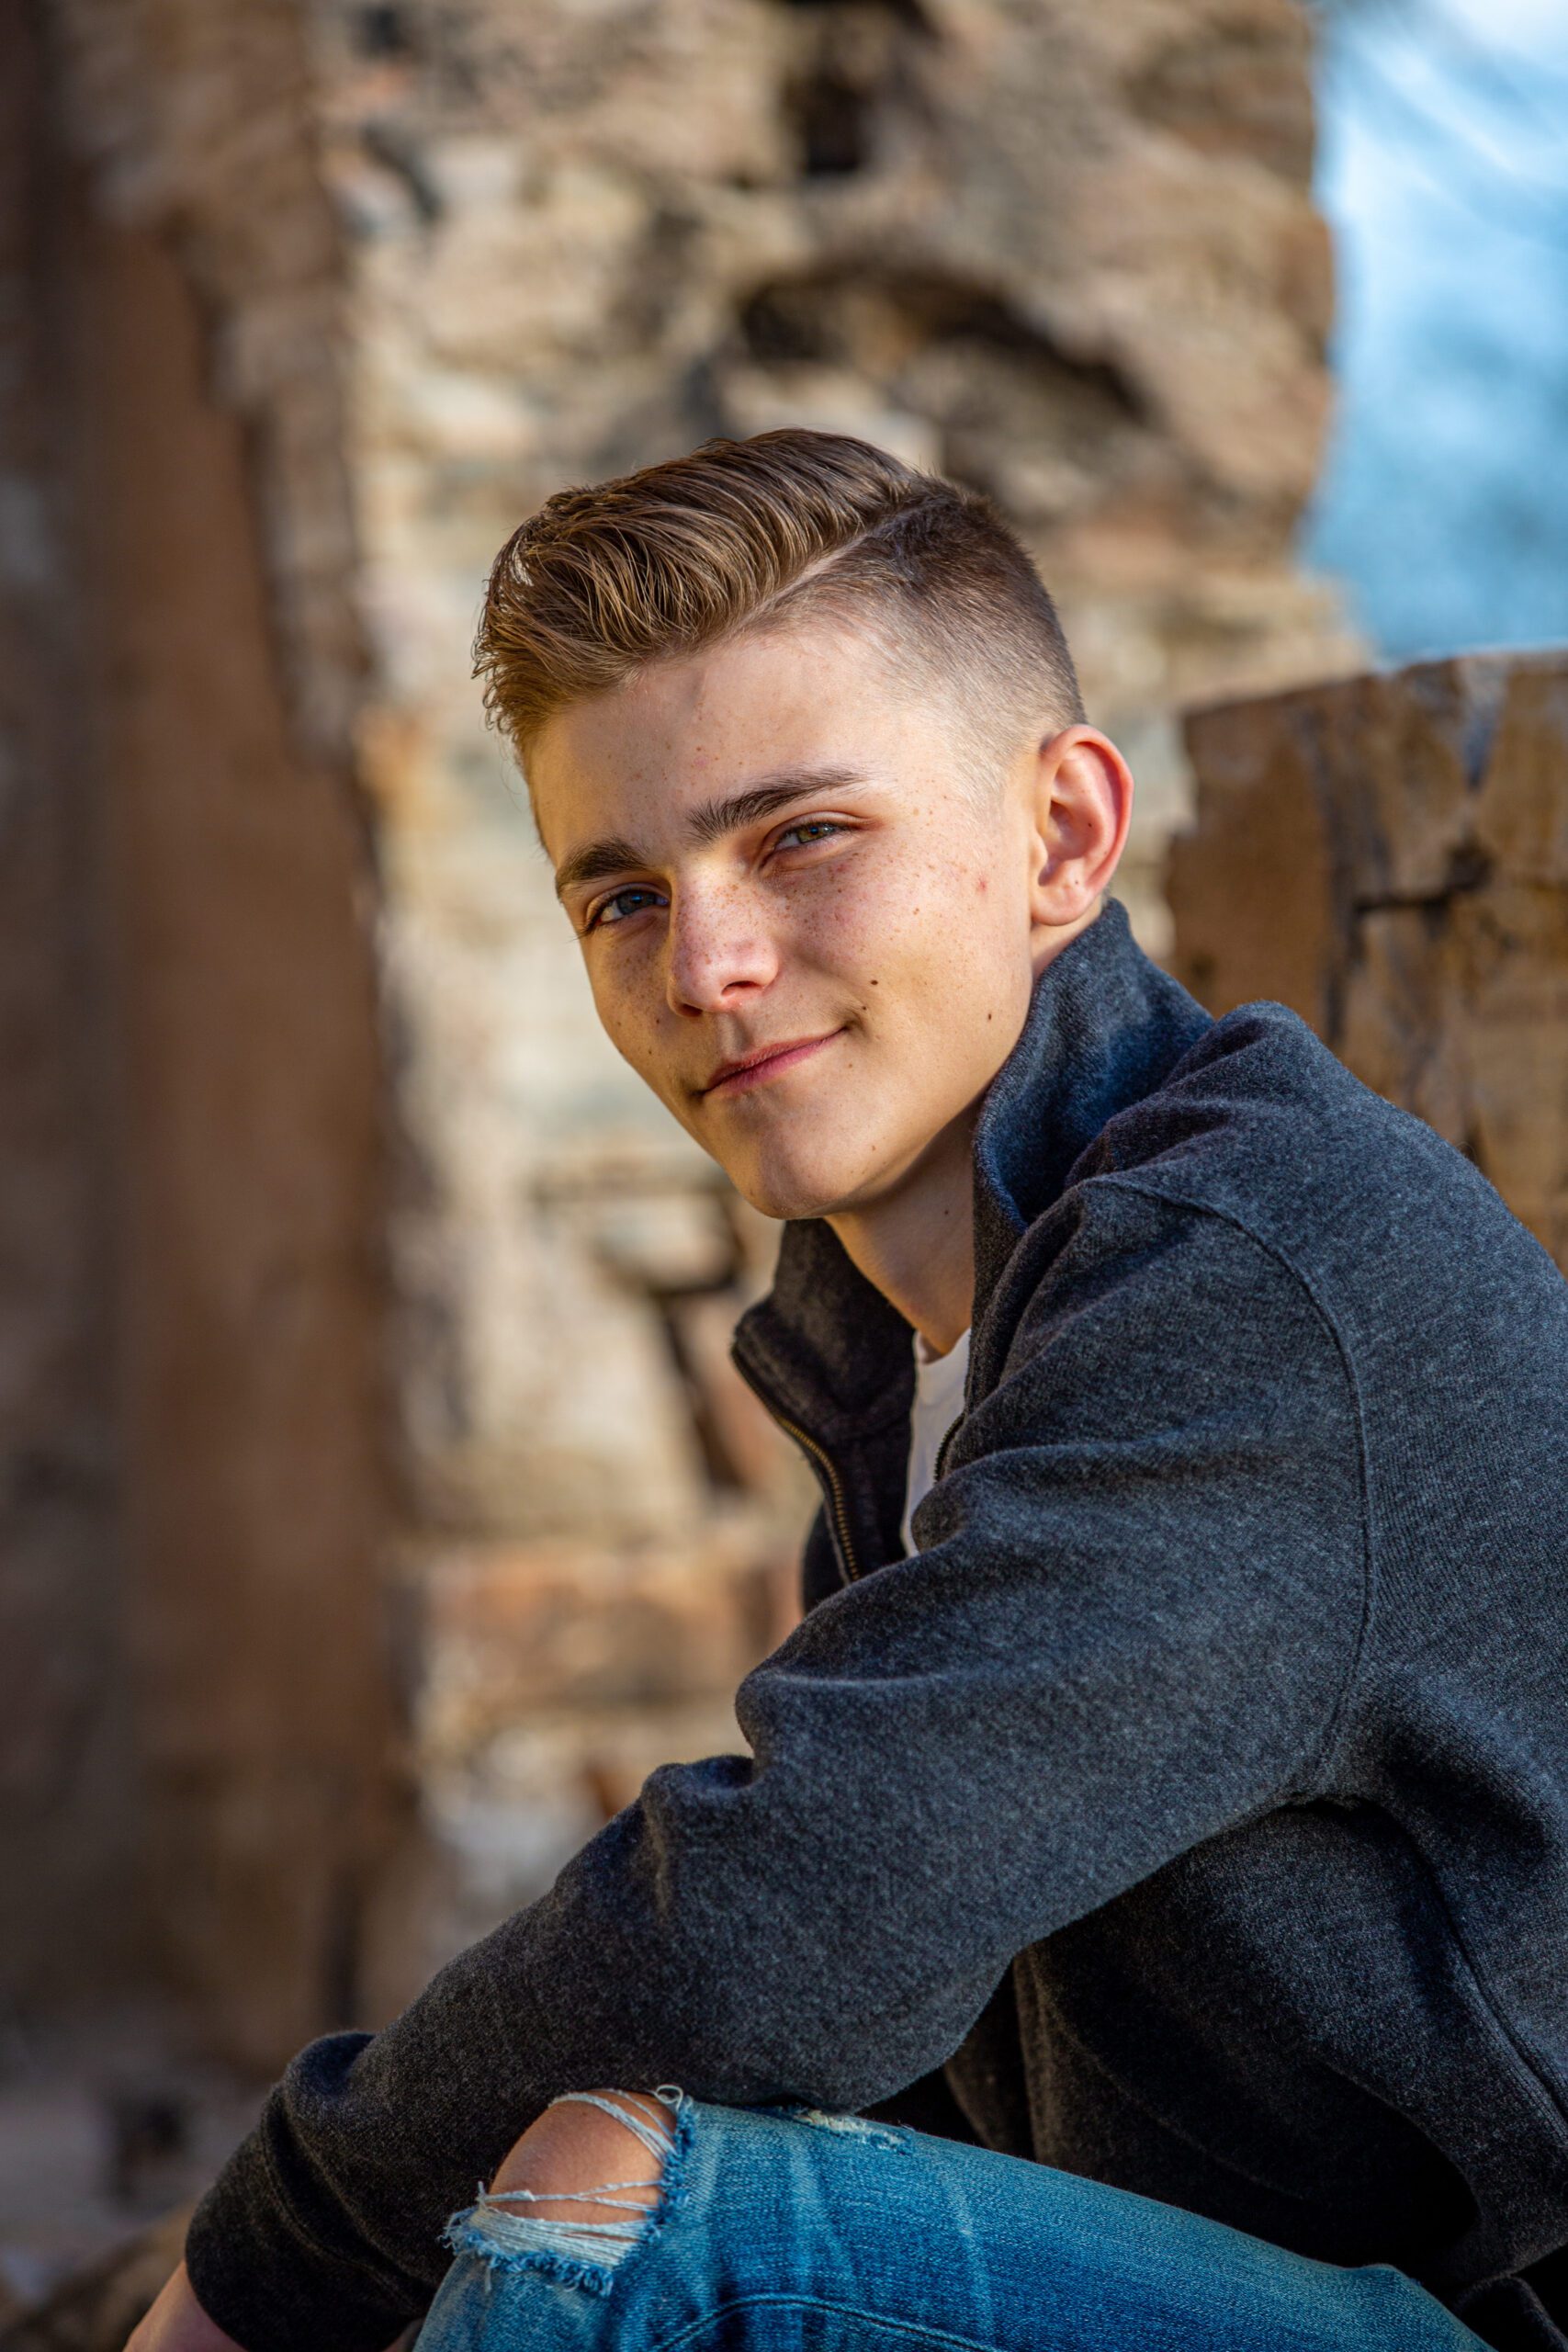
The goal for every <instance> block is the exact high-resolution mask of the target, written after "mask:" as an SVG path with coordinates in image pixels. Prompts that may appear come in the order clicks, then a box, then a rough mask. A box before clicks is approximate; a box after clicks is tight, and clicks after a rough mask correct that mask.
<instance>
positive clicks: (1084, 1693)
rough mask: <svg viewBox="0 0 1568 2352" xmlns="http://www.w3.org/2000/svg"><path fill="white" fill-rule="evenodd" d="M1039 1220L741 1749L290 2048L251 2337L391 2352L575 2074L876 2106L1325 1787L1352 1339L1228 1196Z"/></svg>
mask: <svg viewBox="0 0 1568 2352" xmlns="http://www.w3.org/2000/svg"><path fill="white" fill-rule="evenodd" d="M1045 1223H1046V1224H1047V1225H1048V1226H1049V1227H1050V1228H1051V1229H1050V1231H1049V1232H1048V1233H1047V1234H1046V1236H1045V1238H1044V1240H1043V1242H1042V1243H1041V1246H1040V1247H1039V1248H1038V1249H1036V1248H1035V1245H1036V1243H1037V1241H1039V1240H1040V1235H1041V1228H1039V1227H1037V1228H1035V1229H1034V1231H1033V1232H1032V1234H1031V1236H1030V1237H1029V1238H1028V1239H1027V1240H1026V1242H1025V1243H1024V1244H1023V1245H1022V1246H1021V1248H1022V1259H1021V1262H1023V1261H1027V1260H1028V1257H1029V1253H1030V1252H1031V1251H1032V1250H1033V1252H1034V1256H1033V1261H1032V1264H1026V1266H1025V1271H1026V1272H1027V1273H1028V1283H1027V1284H1026V1294H1027V1297H1028V1305H1027V1307H1026V1309H1025V1310H1024V1312H1023V1313H1022V1315H1021V1318H1020V1319H1019V1321H1018V1324H1017V1328H1016V1329H1015V1331H1014V1332H1013V1335H1012V1338H1011V1340H1010V1344H1009V1349H1008V1352H1007V1355H1006V1359H1005V1362H1004V1363H1002V1364H1001V1365H1000V1366H999V1368H998V1371H997V1373H996V1374H995V1376H994V1385H992V1387H991V1390H990V1393H989V1394H988V1395H987V1397H986V1398H985V1399H984V1401H983V1402H982V1403H980V1404H978V1405H977V1406H976V1408H975V1409H974V1410H973V1411H972V1412H971V1413H970V1415H969V1416H968V1418H967V1419H966V1420H965V1421H964V1423H963V1424H962V1425H961V1427H960V1430H959V1431H958V1433H957V1435H956V1437H955V1438H954V1439H953V1442H951V1444H950V1447H949V1459H948V1461H947V1462H946V1464H944V1472H943V1476H942V1478H941V1480H940V1481H939V1482H938V1484H937V1486H936V1487H933V1489H932V1491H931V1494H930V1495H929V1496H928V1497H927V1498H926V1500H925V1501H924V1503H923V1504H922V1505H921V1507H920V1510H919V1512H918V1514H917V1522H916V1533H917V1536H918V1538H919V1542H920V1544H921V1545H922V1547H923V1548H922V1549H921V1550H920V1551H919V1552H918V1553H917V1554H915V1555H913V1556H911V1557H909V1558H908V1559H904V1560H900V1561H897V1562H894V1563H892V1564H890V1565H888V1566H885V1567H882V1568H879V1569H877V1570H876V1571H875V1572H874V1573H873V1574H871V1575H868V1576H866V1577H863V1578H862V1579H861V1580H860V1581H859V1582H857V1583H855V1584H853V1585H852V1586H850V1587H848V1588H847V1589H842V1590H839V1591H836V1592H831V1593H829V1594H828V1595H827V1596H826V1597H825V1598H823V1599H822V1600H820V1601H819V1602H818V1606H817V1607H816V1608H815V1609H813V1611H811V1614H810V1615H809V1616H808V1617H807V1619H806V1621H805V1622H804V1623H802V1624H801V1625H800V1626H799V1627H797V1628H796V1629H795V1632H794V1633H792V1634H791V1635H790V1636H789V1638H788V1640H787V1641H785V1642H784V1645H782V1647H781V1648H779V1649H778V1650H777V1651H775V1652H774V1654H773V1656H772V1657H770V1658H768V1659H766V1660H765V1661H764V1662H763V1664H762V1665H761V1666H760V1667H759V1668H757V1669H756V1670H755V1671H754V1672H753V1673H752V1674H750V1676H749V1677H748V1678H747V1679H746V1681H745V1682H744V1683H743V1684H742V1686H741V1689H740V1692H739V1699H738V1702H737V1712H738V1715H739V1722H740V1725H741V1728H742V1730H743V1732H744V1734H745V1736H746V1738H747V1740H748V1741H749V1742H750V1747H751V1750H752V1753H751V1754H750V1755H749V1756H719V1757H714V1758H709V1759H708V1760H707V1761H705V1762H703V1763H698V1764H692V1765H682V1766H667V1767H664V1768H662V1769H660V1770H658V1771H656V1772H655V1773H653V1774H652V1775H651V1777H650V1778H649V1781H648V1782H647V1784H646V1786H645V1788H644V1789H643V1791H642V1793H641V1795H640V1796H639V1797H638V1799H637V1802H636V1803H635V1804H631V1805H630V1806H628V1807H627V1808H626V1811H625V1812H623V1813H622V1814H620V1815H618V1816H617V1817H616V1818H615V1820H614V1821H613V1822H611V1823H610V1824H609V1826H607V1827H606V1828H605V1829H604V1830H603V1831H602V1832H601V1833H600V1834H599V1836H597V1837H596V1838H593V1839H592V1841H591V1843H590V1844H589V1845H587V1846H586V1847H585V1848H584V1849H582V1851H581V1853H580V1854H579V1855H578V1856H577V1857H576V1859H575V1860H573V1861H572V1862H571V1863H570V1865H569V1866H568V1867H567V1869H566V1870H565V1871H562V1873H561V1875H560V1877H559V1879H558V1881H557V1883H556V1884H555V1886H554V1887H553V1888H552V1890H551V1891H550V1893H549V1894H547V1895H546V1896H545V1897H544V1898H543V1899H542V1900H541V1901H540V1902H538V1903H537V1904H536V1905H532V1906H531V1907H530V1908H529V1909H527V1910H525V1911H523V1912H520V1913H518V1914H517V1915H516V1916H514V1917H512V1918H510V1919H508V1920H507V1921H506V1922H505V1923H504V1924H503V1925H502V1926H501V1927H500V1928H497V1929H496V1930H495V1931H494V1933H493V1934H491V1936H489V1937H487V1938H486V1939H484V1940H483V1941H482V1942H480V1943H479V1944H476V1945H474V1946H473V1947H472V1948H471V1949H470V1950H469V1951H466V1952H464V1953H463V1954H461V1955H460V1956H459V1957H458V1958H457V1960H455V1961H454V1962H452V1963H451V1964H450V1966H448V1967H447V1968H446V1969H445V1970H444V1971H443V1972H442V1973H441V1974H440V1975H438V1976H437V1977H436V1978H435V1979H434V1982H433V1983H432V1984H431V1985H429V1986H428V1988H427V1989H426V1990H425V1991H424V1992H423V1994H422V1995H421V1996H420V1997H419V1998H418V1999H417V2000H416V2001H415V2002H414V2003H413V2004H412V2006H411V2007H409V2008H408V2009H407V2010H406V2011H405V2012H404V2013H403V2015H402V2016H401V2017H400V2018H398V2019H397V2020H396V2021H395V2022H394V2023H393V2024H392V2025H390V2026H389V2027H388V2028H387V2029H386V2030H383V2031H382V2032H380V2033H378V2034H377V2035H375V2036H374V2037H367V2036H363V2035H337V2036H333V2037H332V2038H330V2039H328V2040H326V2041H319V2042H315V2043H313V2044H312V2045H311V2046H310V2048H308V2049H307V2050H306V2051H305V2052H303V2053H302V2054H301V2055H300V2056H299V2058H298V2059H297V2060H296V2061H295V2062H294V2064H293V2065H292V2066H291V2067H290V2069H289V2071H288V2075H287V2076H286V2077H285V2079H284V2081H283V2082H282V2084H281V2085H280V2086H278V2088H277V2090H276V2092H275V2093H274V2094H273V2097H272V2099H271V2101H270V2103H269V2106H268V2108H267V2109H266V2111H265V2116H264V2119H263V2120H262V2122H261V2124H260V2125H259V2126H258V2128H257V2130H256V2131H255V2132H254V2134H253V2135H252V2137H251V2138H250V2140H248V2141H247V2142H246V2143H244V2145H243V2147H242V2148H241V2149H240V2151H239V2152H238V2154H236V2156H235V2157H234V2158H233V2159H232V2160H231V2163H230V2165H229V2166H228V2168H227V2169H226V2171H225V2172H224V2173H223V2174H222V2176H221V2177H220V2179H219V2181H218V2183H217V2184H216V2186H215V2187H214V2188H213V2189H212V2190H211V2191H210V2192H209V2195H208V2197H207V2199H205V2201H204V2203H203V2205H202V2206H201V2208H200V2209H199V2211H198V2212H197V2217H196V2220H195V2222H194V2223H193V2226H192V2231H191V2236H190V2244H189V2253H188V2259H189V2261H190V2266H191V2273H192V2277H193V2280H194V2283H195V2286H196V2290H197V2295H198V2297H199V2299H200V2300H201V2301H202V2303H203V2304H204V2306H205V2307H206V2309H207V2310H208V2312H209V2313H210V2314H211V2316H212V2317H213V2318H214V2319H216V2320H217V2321H218V2322H219V2324H220V2325H221V2326H223V2327H225V2328H226V2329H228V2331H229V2332H230V2333H231V2335H234V2336H236V2337H237V2338H238V2340H239V2341H240V2342H241V2343H242V2344H243V2345H244V2346H247V2347H249V2352H315V2348H316V2347H320V2352H378V2347H379V2346H383V2345H384V2344H385V2343H386V2342H387V2340H388V2338H389V2336H390V2335H393V2334H394V2333H395V2332H396V2330H397V2327H398V2325H399V2324H400V2323H401V2322H402V2321H403V2320H405V2319H407V2318H408V2317H409V2316H410V2315H411V2314H412V2312H415V2311H416V2310H418V2309H419V2308H421V2307H422V2306H423V2302H424V2301H426V2300H427V2299H428V2296H429V2293H430V2291H431V2290H432V2289H433V2287H434V2284H435V2283H436V2282H437V2280H438V2278H439V2277H440V2274H441V2272H442V2270H443V2268H444V2267H445V2257H444V2256H443V2252H442V2249H441V2245H440V2242H439V2233H440V2232H441V2229H442V2226H443V2223H444V2222H445V2220H446V2215H447V2213H448V2211H450V2210H451V2209H452V2208H453V2207H455V2206H457V2205H459V2204H464V2203H467V2202H468V2201H469V2200H470V2199H471V2198H472V2196H473V2194H474V2190H475V2184H476V2182H477V2181H479V2180H480V2179H481V2178H483V2177H488V2176H489V2174H490V2173H491V2171H492V2170H493V2169H494V2167H495V2165H497V2164H498V2163H499V2161H500V2159H501V2157H502V2154H503V2153H504V2152H505V2150H506V2148H507V2147H508V2146H509V2145H510V2143H511V2142H512V2141H513V2139H514V2138H515V2136H516V2135H517V2133H518V2132H519V2131H522V2130H523V2129H524V2128H525V2125H526V2124H527V2123H529V2122H530V2121H531V2120H532V2119H533V2118H534V2117H535V2116H536V2114H537V2113H538V2112H539V2110H540V2109H541V2108H542V2107H543V2106H544V2105H545V2103H546V2102H547V2100H548V2099H549V2098H552V2097H553V2096H554V2095H555V2094H556V2093H557V2092H558V2091H560V2090H562V2089H566V2088H569V2087H582V2086H590V2085H593V2084H612V2083H618V2084H622V2085H625V2086H627V2087H631V2088H636V2087H638V2086H651V2085H653V2084H656V2083H664V2082H676V2083H680V2084H682V2085H683V2086H684V2087H685V2088H686V2089H687V2090H688V2091H690V2092H691V2093H693V2094H694V2096H696V2097H698V2098H706V2099H715V2100H719V2101H723V2102H728V2103H732V2104H741V2105H744V2104H747V2103H755V2102H761V2101H769V2100H775V2099H780V2098H799V2099H804V2100H807V2101H808V2102H810V2103H812V2104H816V2105H819V2106H826V2107H829V2108H846V2109H856V2108H863V2107H866V2106H869V2105H872V2104H874V2102H876V2101H877V2100H880V2099H883V2098H887V2097H889V2096H890V2095H891V2094H893V2093H894V2092H896V2091H897V2090H898V2089H899V2088H900V2087H901V2086H904V2085H907V2084H908V2083H910V2082H912V2081H913V2080H914V2079H915V2078H916V2077H917V2076H919V2075H922V2074H924V2073H925V2072H927V2071H928V2070H929V2069H931V2067H933V2066H935V2065H937V2064H940V2063H941V2062H942V2060H943V2059H944V2058H945V2057H946V2056H947V2055H948V2054H949V2053H950V2052H952V2051H953V2049H955V2048H956V2047H957V2045H958V2044H959V2042H960V2041H962V2040H963V2038H964V2034H965V2033H966V2032H967V2030H968V2029H969V2027H970V2026H971V2024H972V2023H973V2022H974V2020H975V2018H976V2017H977V2016H978V2015H979V2013H980V2011H981V2010H982V2009H983V2007H985V2004H986V2002H987V1999H988V1997H989V1996H990V1995H991V1993H992V1991H993V1989H994V1987H995V1986H996V1985H997V1984H998V1980H999V1979H1000V1977H1001V1975H1002V1973H1003V1972H1004V1971H1005V1970H1006V1968H1007V1966H1008V1964H1009V1962H1010V1960H1011V1959H1012V1957H1013V1955H1014V1954H1015V1953H1017V1952H1018V1951H1021V1950H1022V1949H1024V1948H1025V1947H1026V1946H1028V1945H1030V1944H1032V1943H1033V1942H1035V1941H1037V1940H1038V1939H1041V1938H1042V1937H1045V1936H1049V1935H1050V1934H1052V1933H1053V1932H1054V1931H1055V1930H1056V1929H1058V1928H1062V1927H1064V1926H1066V1924H1068V1923H1069V1922H1071V1921H1072V1920H1074V1919H1076V1918H1077V1917H1081V1916H1082V1915H1083V1914H1084V1913H1086V1912H1088V1911H1089V1910H1091V1909H1093V1908H1095V1907H1096V1906H1098V1905H1101V1904H1103V1903H1106V1902H1108V1901H1109V1900H1111V1897H1113V1896H1115V1895H1117V1894H1121V1893H1122V1892H1123V1891H1124V1890H1125V1889H1126V1888H1128V1887H1130V1886H1132V1885H1133V1884H1134V1883H1136V1882H1137V1881H1139V1880H1140V1879H1143V1878H1144V1877H1145V1876H1146V1875H1148V1874H1149V1873H1150V1872H1152V1871H1156V1870H1158V1869H1159V1868H1160V1867H1161V1866H1162V1865H1164V1864H1165V1863H1167V1862H1168V1861H1169V1860H1173V1859H1174V1858H1175V1857H1176V1856H1178V1855H1179V1854H1180V1853H1182V1852H1184V1851H1186V1850H1188V1849H1190V1848H1192V1847H1193V1846H1195V1845H1196V1844H1198V1843H1199V1842H1200V1841H1201V1840H1203V1839H1205V1838H1211V1837H1213V1836H1214V1835H1216V1834H1217V1833H1219V1832H1222V1831H1224V1830H1225V1829H1227V1828H1230V1827H1232V1826H1235V1825H1236V1824H1237V1823H1239V1822H1240V1821H1242V1820H1243V1819H1245V1818H1246V1817H1247V1816H1248V1815H1255V1814H1257V1813H1258V1812H1259V1811H1262V1810H1266V1809H1267V1808H1269V1806H1271V1805H1272V1804H1276V1803H1278V1802H1280V1801H1281V1800H1282V1799H1283V1798H1285V1797H1287V1796H1291V1795H1298V1794H1308V1793H1311V1792H1314V1791H1315V1790H1317V1789H1318V1788H1320V1787H1321V1785H1322V1773H1323V1768H1324V1759H1325V1754H1326V1752H1327V1747H1328V1743H1329V1740H1330V1736H1331V1732H1332V1727H1333V1724H1334V1722H1335V1717H1336V1709H1337V1705H1338V1703H1339V1702H1340V1700H1341V1697H1342V1694H1343V1692H1344V1691H1345V1689H1346V1687H1347V1682H1348V1675H1349V1673H1350V1671H1351V1668H1352V1665H1353V1660H1354V1657H1355V1652H1356V1645H1357V1641H1358V1636H1359V1626H1360V1622H1361V1615H1362V1608H1363V1573H1364V1572H1363V1542H1362V1526H1361V1505H1360V1477H1359V1448H1358V1441H1357V1421H1356V1414H1355V1411H1354V1406H1353V1399H1352V1397H1351V1394H1350V1391H1349V1388H1348V1381H1347V1376H1346V1373H1345V1370H1344V1367H1343V1364H1342V1363H1341V1359H1340V1356H1339V1353H1338V1351H1337V1347H1336V1344H1335V1340H1334V1338H1333V1335H1332V1333H1331V1331H1330V1330H1329V1329H1328V1327H1327V1326H1326V1325H1325V1322H1324V1320H1323V1318H1322V1317H1321V1316H1320V1315H1319V1313H1318V1312H1317V1310H1316V1308H1315V1307H1314V1305H1313V1303H1312V1301H1311V1300H1310V1299H1309V1298H1308V1296H1307V1295H1306V1294H1305V1292H1304V1291H1303V1288H1302V1286H1301V1284H1300V1283H1299V1282H1298V1281H1297V1279H1296V1277H1295V1276H1294V1275H1293V1274H1292V1273H1291V1272H1289V1271H1288V1270H1287V1269H1286V1268H1284V1267H1283V1266H1282V1265H1281V1264H1280V1262H1279V1261H1277V1260H1276V1258H1275V1257H1273V1256H1272V1255H1271V1254H1269V1252H1268V1251H1267V1250H1264V1249H1263V1248H1262V1247H1261V1246H1260V1245H1259V1244H1258V1243H1257V1242H1255V1241H1253V1240H1252V1239H1250V1238H1248V1237H1247V1235H1246V1234H1245V1233H1243V1232H1242V1231H1241V1230H1240V1229H1238V1228H1237V1227H1234V1226H1232V1225H1230V1224H1229V1223H1227V1222H1224V1221H1223V1220H1221V1219H1219V1218H1217V1217H1213V1216H1207V1215H1205V1214H1202V1213H1201V1212H1195V1211H1190V1210H1187V1209H1183V1208H1179V1207H1174V1206H1171V1205H1170V1204H1166V1203H1163V1202H1160V1201H1158V1200H1156V1199H1154V1198H1151V1197H1148V1196H1145V1195H1144V1194H1142V1193H1139V1192H1137V1191H1136V1190H1135V1189H1134V1188H1133V1187H1131V1186H1128V1185H1126V1184H1124V1183H1122V1182H1121V1181H1120V1180H1115V1179H1112V1180H1110V1181H1108V1182H1104V1181H1102V1182H1096V1183H1093V1184H1089V1185H1083V1186H1080V1187H1078V1188H1077V1193H1076V1194H1075V1195H1069V1197H1068V1201H1067V1202H1066V1203H1064V1204H1061V1212H1060V1213H1059V1214H1058V1215H1057V1216H1055V1220H1054V1221H1052V1220H1046V1221H1045ZM1017 1276H1018V1268H1017V1267H1015V1268H1013V1269H1011V1270H1010V1282H1012V1281H1015V1280H1016V1279H1017ZM1015 1295H1017V1294H1016V1293H1015ZM981 1336H982V1335H981V1333H980V1332H978V1331H977V1333H976V1340H977V1341H978V1340H980V1338H981Z"/></svg>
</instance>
